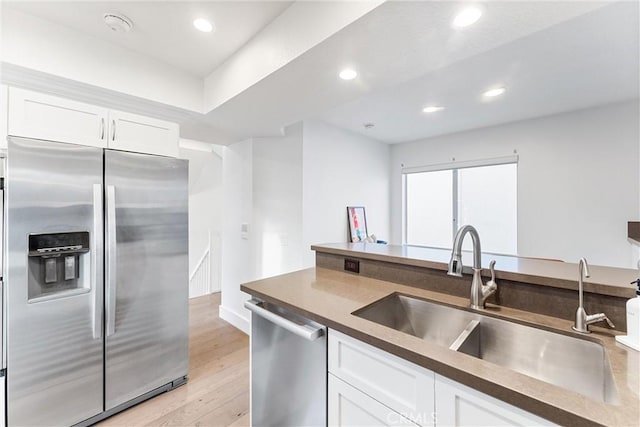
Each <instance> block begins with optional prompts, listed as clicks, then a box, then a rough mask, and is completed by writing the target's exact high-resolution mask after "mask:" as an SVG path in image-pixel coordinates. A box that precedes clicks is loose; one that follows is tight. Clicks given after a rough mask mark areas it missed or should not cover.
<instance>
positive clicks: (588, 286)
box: [311, 244, 635, 298]
mask: <svg viewBox="0 0 640 427" xmlns="http://www.w3.org/2000/svg"><path fill="white" fill-rule="evenodd" d="M348 245H350V247H349V248H339V247H335V246H332V244H317V245H311V250H313V251H315V252H318V253H327V254H333V255H340V256H345V257H351V258H361V259H368V260H373V261H379V262H388V263H392V264H401V265H410V266H414V267H421V268H429V269H433V270H440V271H447V269H448V263H445V262H441V261H434V260H429V259H418V258H413V257H406V256H398V255H388V254H380V253H375V252H369V251H367V250H366V249H367V246H366V244H348ZM358 245H360V246H358ZM392 246H393V245H392ZM425 249H428V248H425ZM483 257H491V254H485V253H483ZM534 262H537V263H555V262H556V261H545V260H535V261H534ZM483 264H484V262H483ZM567 264H569V263H567ZM569 265H572V264H569ZM483 268H485V266H484V265H483ZM603 268H606V269H611V268H613V267H600V266H593V267H591V270H592V272H593V271H597V270H598V269H603ZM466 269H467V267H465V272H466V271H467V270H466ZM619 270H628V271H630V272H632V273H630V275H629V278H630V279H629V282H630V281H631V280H633V277H635V272H633V270H630V269H619ZM577 271H578V270H577V265H576V274H575V278H572V279H567V278H564V277H555V276H550V275H537V274H532V273H526V272H517V271H509V270H504V269H500V268H499V264H498V265H497V266H496V270H495V273H496V278H497V279H503V280H509V281H514V282H524V283H530V284H534V285H540V286H545V287H551V288H559V289H570V290H577V277H578V274H577ZM488 274H489V273H488V270H486V271H484V272H483V276H484V275H488ZM592 276H594V274H592ZM584 291H585V292H590V293H595V294H599V295H607V296H613V297H622V298H633V297H634V296H635V292H634V288H633V286H631V285H629V284H627V283H626V282H625V283H623V284H621V285H618V284H613V283H610V281H607V280H598V279H597V277H596V278H594V277H591V278H585V280H584Z"/></svg>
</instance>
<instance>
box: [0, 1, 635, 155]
mask: <svg viewBox="0 0 640 427" xmlns="http://www.w3.org/2000/svg"><path fill="white" fill-rule="evenodd" d="M305 3H306V2H302V3H301V5H300V6H301V7H304V4H305ZM465 3H466V2H463V1H460V2H458V1H448V0H443V1H388V2H386V3H383V4H382V5H381V6H379V7H377V8H375V9H373V10H372V11H371V12H369V13H367V14H366V15H364V16H363V17H361V18H360V19H358V20H356V21H355V22H353V23H351V24H349V25H347V26H346V27H345V28H343V29H342V30H340V31H338V32H336V33H335V34H334V35H333V36H331V37H329V38H327V39H326V40H325V41H323V42H322V43H320V44H318V45H316V46H315V47H313V48H311V49H309V50H307V51H306V52H305V53H303V54H302V55H300V56H298V57H297V58H295V59H293V60H291V61H290V62H289V63H287V64H286V65H284V66H282V67H281V68H279V69H278V70H276V71H275V72H272V73H271V74H270V75H268V76H266V77H265V78H263V79H262V80H260V81H259V82H257V83H255V84H252V85H251V86H249V87H247V88H246V89H245V90H244V91H242V92H241V93H239V94H238V95H236V96H235V97H233V98H231V99H230V100H228V101H226V102H225V103H223V104H222V105H220V106H219V107H217V108H215V109H214V110H212V111H210V112H207V113H206V114H195V113H193V112H189V114H186V113H184V114H182V113H180V114H182V116H181V117H183V119H181V120H180V121H181V133H182V135H183V137H186V138H193V139H200V140H203V141H210V142H216V143H224V144H228V143H231V142H234V141H238V140H241V139H244V138H247V137H260V136H274V135H281V134H282V130H283V128H284V127H286V126H288V125H290V124H293V123H296V122H298V121H300V120H305V119H320V120H324V121H326V122H329V123H331V124H333V125H335V126H339V127H342V128H344V129H348V130H352V131H354V132H359V133H361V134H364V135H367V136H369V137H371V138H373V139H377V140H380V141H384V142H387V143H396V142H402V141H411V140H417V139H422V138H426V137H430V136H435V135H441V134H446V133H453V132H459V131H463V130H469V129H472V128H478V127H484V126H490V125H495V124H500V123H506V122H510V121H516V120H522V119H526V118H532V117H537V116H543V115H548V114H554V113H558V112H562V111H568V110H575V109H580V108H585V107H589V106H594V105H598V104H604V103H609V102H615V101H618V100H623V99H630V98H638V90H639V89H638V76H639V70H638V66H639V65H638V64H639V63H640V58H639V52H640V47H639V46H638V44H639V42H638V40H639V39H640V36H639V30H638V27H639V24H638V17H639V10H638V2H637V1H619V2H608V1H604V2H594V1H539V0H532V1H527V0H522V1H487V2H484V6H485V15H484V16H483V17H482V19H481V20H480V21H479V22H478V23H476V24H475V25H473V26H471V27H469V28H467V29H465V30H462V31H456V30H453V29H452V28H451V25H450V22H451V20H452V18H453V17H454V16H455V14H456V12H457V11H458V10H459V8H460V7H461V6H462V5H464V4H465ZM290 4H291V2H279V1H271V2H269V1H252V2H245V1H229V2H220V1H204V2H191V1H170V2H164V1H140V2H109V1H103V2H85V1H74V2H58V1H54V2H30V1H21V2H7V1H6V0H2V7H7V6H9V7H13V8H16V9H19V10H20V11H23V12H25V13H29V14H32V15H36V16H39V17H42V18H44V19H48V20H50V21H52V22H56V23H58V24H63V25H67V26H70V27H73V28H75V29H76V30H78V31H81V32H83V33H85V34H88V35H90V36H92V37H87V40H86V43H90V42H91V40H92V38H99V39H101V40H107V41H109V42H111V43H114V44H118V45H120V46H124V47H125V48H127V49H130V50H133V51H136V52H139V53H140V55H145V56H149V57H153V58H155V59H159V60H162V61H164V62H165V63H169V64H172V65H173V66H175V67H178V68H180V69H183V70H187V71H188V72H189V73H192V74H193V75H197V76H199V77H202V76H205V75H207V74H209V73H211V72H212V71H213V70H214V69H215V68H216V67H217V66H219V65H220V64H221V63H222V62H223V61H225V60H226V59H227V58H229V57H230V55H233V54H234V53H235V52H237V51H238V49H241V48H242V46H243V45H244V44H245V43H246V42H247V41H248V40H249V39H251V38H252V37H260V36H261V35H260V31H261V29H263V28H264V27H265V26H266V25H267V24H269V23H270V22H271V21H272V20H273V19H274V18H275V17H277V16H278V15H279V14H280V13H282V12H283V11H284V10H285V9H286V8H287V7H288V6H289V5H290ZM307 4H310V3H307ZM107 11H110V12H113V11H116V12H121V13H124V14H125V15H127V16H128V17H129V18H131V19H132V20H133V21H134V24H135V28H134V30H133V31H132V32H131V33H130V34H127V35H124V37H122V36H121V35H118V34H113V33H112V32H111V31H110V30H109V29H107V27H106V26H105V25H104V24H103V23H102V15H103V13H105V12H107ZM196 15H198V16H207V17H213V20H214V21H215V24H216V26H217V27H218V29H217V31H216V32H215V33H213V34H203V33H200V32H197V31H196V30H195V29H193V27H192V25H191V22H192V20H193V18H194V17H195V16H196ZM294 24H295V23H294ZM298 26H299V27H301V28H302V29H301V31H304V29H305V28H306V27H305V25H302V24H301V23H298ZM281 42H282V41H281ZM63 48H64V47H63V46H61V49H63ZM88 59H90V58H88ZM344 66H353V67H355V68H356V69H357V70H358V71H359V73H360V75H359V76H358V78H357V79H356V80H353V81H350V82H345V81H341V80H339V79H338V78H337V74H338V72H339V70H340V69H341V68H342V67H344ZM493 84H504V85H506V86H507V87H508V91H507V93H506V94H505V95H504V96H503V97H501V98H498V99H495V100H494V101H493V102H491V103H483V102H481V101H480V99H479V94H480V93H481V92H482V91H483V90H484V89H486V88H487V87H488V86H490V85H493ZM125 101H126V102H129V100H127V99H125ZM430 103H437V104H442V105H445V106H446V109H445V110H444V111H441V112H438V113H434V114H432V115H425V114H424V113H422V112H421V109H422V107H424V106H425V105H427V104H430ZM143 104H144V103H143ZM141 105H142V104H141ZM144 105H146V104H144ZM136 112H138V111H136ZM172 113H173V112H172ZM178 113H179V112H176V115H179V114H178ZM370 122H372V123H375V127H374V128H373V129H370V130H365V129H364V127H363V124H364V123H370Z"/></svg>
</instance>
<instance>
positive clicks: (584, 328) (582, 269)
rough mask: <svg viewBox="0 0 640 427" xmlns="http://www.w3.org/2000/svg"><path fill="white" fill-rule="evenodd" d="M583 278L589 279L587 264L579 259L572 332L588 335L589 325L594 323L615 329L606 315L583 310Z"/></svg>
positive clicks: (583, 259) (582, 259)
mask: <svg viewBox="0 0 640 427" xmlns="http://www.w3.org/2000/svg"><path fill="white" fill-rule="evenodd" d="M585 277H589V264H587V260H586V259H585V258H580V262H579V263H578V309H577V310H576V322H575V324H574V325H573V326H572V328H573V330H574V331H577V332H581V333H583V334H589V333H591V331H590V330H589V325H590V324H592V323H596V322H602V321H606V322H607V324H608V325H609V327H610V328H611V329H613V328H615V326H614V324H613V323H612V322H611V320H609V318H608V317H607V315H606V314H604V313H598V314H587V312H586V311H585V310H584V302H583V299H584V298H583V293H584V291H583V286H584V285H583V284H582V282H583V280H584V278H585Z"/></svg>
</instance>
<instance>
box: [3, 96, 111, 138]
mask: <svg viewBox="0 0 640 427" xmlns="http://www.w3.org/2000/svg"><path fill="white" fill-rule="evenodd" d="M107 114H108V110H107V109H105V108H101V107H96V106H95V105H89V104H84V103H82V102H76V101H71V100H68V99H64V98H58V97H55V96H51V95H45V94H42V93H38V92H31V91H28V90H24V89H18V88H13V87H12V88H10V89H9V119H8V127H9V132H8V134H9V135H12V136H23V137H27V138H35V139H44V140H49V141H58V142H68V143H71V144H80V145H89V146H92V147H101V148H102V147H106V143H107V142H106V139H107V138H106V137H107V129H106V126H107V123H106V120H107Z"/></svg>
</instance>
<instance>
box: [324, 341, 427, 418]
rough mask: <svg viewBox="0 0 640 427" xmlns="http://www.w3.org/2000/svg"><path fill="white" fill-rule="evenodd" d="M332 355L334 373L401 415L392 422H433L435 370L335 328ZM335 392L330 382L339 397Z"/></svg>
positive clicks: (331, 365)
mask: <svg viewBox="0 0 640 427" xmlns="http://www.w3.org/2000/svg"><path fill="white" fill-rule="evenodd" d="M328 356H329V357H328V364H329V373H330V374H332V375H334V376H336V377H337V378H339V379H341V380H342V381H344V382H345V383H347V384H348V385H350V386H352V387H354V388H355V389H357V390H359V391H360V392H362V393H364V394H365V395H366V396H368V397H370V398H371V399H373V401H374V402H376V403H379V404H380V405H383V406H384V407H386V408H388V409H389V410H391V411H392V412H393V413H394V414H395V415H394V416H397V417H398V418H397V419H396V420H392V419H391V418H393V417H394V416H392V417H391V418H390V421H388V422H392V421H396V422H397V421H398V420H404V419H408V420H410V421H412V422H413V423H415V424H417V425H421V426H432V425H433V413H434V406H433V405H434V396H433V390H434V374H433V372H431V371H429V370H428V369H425V368H423V367H421V366H418V365H415V364H413V363H411V362H408V361H406V360H404V359H402V358H400V357H397V356H394V355H392V354H390V353H387V352H386V351H383V350H380V349H378V348H376V347H373V346H371V345H369V344H365V343H363V342H362V341H359V340H357V339H355V338H352V337H350V336H348V335H345V334H342V333H340V332H337V331H334V330H330V331H329V354H328ZM335 393H336V391H335V390H332V389H331V383H329V395H330V396H331V397H330V399H329V400H332V399H334V400H335V398H336V397H335ZM403 417H404V418H403ZM341 425H349V424H345V423H342V424H341ZM353 425H358V424H353ZM378 425H382V424H378Z"/></svg>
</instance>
